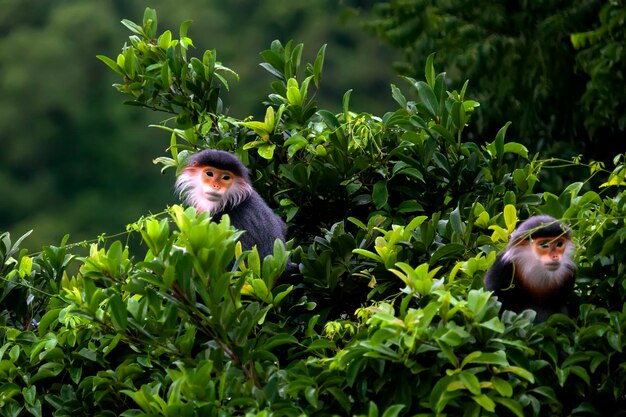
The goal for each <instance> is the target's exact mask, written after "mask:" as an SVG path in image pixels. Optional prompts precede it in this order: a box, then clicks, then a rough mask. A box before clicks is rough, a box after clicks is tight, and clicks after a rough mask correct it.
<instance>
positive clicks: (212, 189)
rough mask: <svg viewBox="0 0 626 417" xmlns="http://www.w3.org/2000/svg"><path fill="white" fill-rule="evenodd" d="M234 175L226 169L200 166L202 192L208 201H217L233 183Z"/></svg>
mask: <svg viewBox="0 0 626 417" xmlns="http://www.w3.org/2000/svg"><path fill="white" fill-rule="evenodd" d="M234 178H235V175H234V174H233V173H232V172H230V171H226V170H222V169H218V168H213V167H210V166H206V167H202V183H203V185H204V192H205V194H206V197H207V199H208V200H209V201H218V200H220V199H221V198H222V196H223V195H224V193H226V191H228V189H229V188H230V186H231V185H232V184H233V181H234Z"/></svg>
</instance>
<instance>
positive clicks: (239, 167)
mask: <svg viewBox="0 0 626 417" xmlns="http://www.w3.org/2000/svg"><path fill="white" fill-rule="evenodd" d="M189 166H212V167H214V168H219V169H223V170H227V171H230V172H232V173H233V174H235V175H237V176H239V177H242V178H243V179H245V180H246V181H247V182H248V183H249V182H250V178H249V176H248V168H246V167H245V166H244V165H243V164H242V163H241V161H240V160H239V158H237V157H236V156H235V155H233V154H232V153H230V152H226V151H218V150H215V149H205V150H204V151H201V152H198V153H197V154H195V155H193V156H191V157H190V158H189Z"/></svg>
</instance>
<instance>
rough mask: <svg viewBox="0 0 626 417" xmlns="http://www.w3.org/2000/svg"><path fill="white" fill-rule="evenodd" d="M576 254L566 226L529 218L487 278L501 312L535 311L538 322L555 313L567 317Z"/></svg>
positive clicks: (543, 218) (570, 233)
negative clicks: (498, 302) (574, 255)
mask: <svg viewBox="0 0 626 417" xmlns="http://www.w3.org/2000/svg"><path fill="white" fill-rule="evenodd" d="M575 250H576V248H575V245H574V243H573V242H572V232H571V230H570V229H569V228H568V227H567V226H566V225H565V224H563V223H562V222H560V221H558V220H557V219H555V218H553V217H551V216H547V215H540V216H533V217H530V218H529V219H528V220H526V221H524V222H523V223H522V224H521V225H520V226H519V227H518V228H517V229H516V230H515V231H514V232H513V233H512V234H511V239H510V240H509V244H508V245H507V247H506V249H505V250H504V252H502V253H500V254H499V255H498V256H497V257H496V260H495V261H494V263H493V265H492V266H491V268H490V269H489V270H488V271H487V273H486V274H485V288H486V289H487V290H489V291H493V292H494V294H495V295H496V296H497V297H498V300H499V301H500V302H501V303H502V311H503V310H511V311H514V312H517V313H519V312H521V311H523V310H526V309H531V310H535V311H536V313H537V314H536V316H535V322H543V321H546V320H547V319H548V317H549V316H551V315H552V314H555V313H563V314H566V315H568V314H569V311H568V302H569V301H570V297H571V295H572V292H573V288H574V280H575V274H576V265H575V263H574V261H573V260H572V255H573V254H574V251H575Z"/></svg>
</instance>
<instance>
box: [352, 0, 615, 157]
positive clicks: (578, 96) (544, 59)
mask: <svg viewBox="0 0 626 417" xmlns="http://www.w3.org/2000/svg"><path fill="white" fill-rule="evenodd" d="M605 3H606V4H605ZM363 11H364V13H365V14H366V16H367V17H368V22H367V26H368V27H369V28H371V29H372V30H373V31H375V33H376V34H377V36H378V37H380V38H381V39H383V40H384V41H385V42H387V43H389V44H390V45H393V46H394V47H396V48H398V49H400V50H401V51H402V53H403V54H404V59H403V60H402V61H401V62H399V63H397V65H396V68H397V70H398V71H399V72H400V73H402V74H406V75H411V76H414V75H415V74H416V73H419V71H420V69H421V68H422V67H423V65H424V62H425V59H426V57H427V56H428V55H429V54H430V53H431V52H437V60H438V61H439V62H442V63H443V65H444V67H445V68H447V70H448V74H449V76H450V78H451V79H452V80H454V81H457V82H458V81H460V80H461V79H462V78H463V77H468V78H470V79H471V81H472V83H473V87H474V89H475V91H476V92H477V94H478V99H479V101H480V103H481V111H480V112H478V117H477V120H476V123H475V124H474V127H473V132H474V135H475V136H476V137H477V138H478V139H479V140H482V139H485V138H489V137H491V136H492V135H493V133H494V132H495V131H497V129H498V128H499V125H500V123H501V121H502V120H510V121H512V122H513V124H512V125H511V129H510V134H511V135H512V136H513V137H515V138H516V139H517V140H519V141H520V142H522V143H524V144H526V145H528V146H529V148H530V149H531V150H533V151H542V152H548V153H550V154H552V155H560V156H565V155H573V154H576V153H582V154H584V155H585V156H587V157H590V158H596V159H599V160H602V161H605V162H608V161H610V160H611V159H612V157H613V155H614V154H615V153H616V152H621V151H623V150H624V144H623V141H622V140H621V139H620V138H622V137H623V136H624V133H625V126H624V119H623V114H624V111H623V110H624V99H623V97H624V94H623V87H622V86H623V69H624V61H625V58H624V56H625V55H624V52H623V48H622V45H623V38H624V30H625V29H624V28H625V27H626V23H624V18H623V16H624V4H623V2H622V1H617V2H604V1H600V0H591V1H589V0H576V1H568V2H564V1H560V0H550V1H541V2H537V1H478V2H472V3H468V2H465V1H457V0H451V1H444V2H442V1H435V0H409V1H395V0H394V1H385V2H377V3H375V4H373V5H371V6H370V7H369V8H364V9H363ZM599 13H600V14H599ZM598 16H599V17H598ZM579 32H582V34H580V35H577V36H575V37H574V41H575V45H573V44H572V42H571V40H570V35H572V34H574V33H579ZM620 42H621V43H620ZM574 46H577V47H579V48H582V47H584V49H581V50H580V52H579V51H577V50H576V49H575V48H574ZM590 78H591V79H590Z"/></svg>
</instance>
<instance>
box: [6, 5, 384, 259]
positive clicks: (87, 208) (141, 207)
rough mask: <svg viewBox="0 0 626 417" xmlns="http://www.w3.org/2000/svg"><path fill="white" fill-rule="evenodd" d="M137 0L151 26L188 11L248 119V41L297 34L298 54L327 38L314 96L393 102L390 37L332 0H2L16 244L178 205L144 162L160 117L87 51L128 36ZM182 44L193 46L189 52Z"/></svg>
mask: <svg viewBox="0 0 626 417" xmlns="http://www.w3.org/2000/svg"><path fill="white" fill-rule="evenodd" d="M146 6H150V7H153V8H155V9H157V10H158V12H159V17H160V21H159V26H160V28H162V29H165V28H169V29H171V30H172V31H173V32H174V33H177V31H178V25H179V24H180V22H182V21H184V20H187V19H192V20H193V23H192V25H191V27H190V32H189V33H190V36H192V37H193V38H194V39H195V40H196V45H195V47H196V48H195V51H197V53H201V52H202V51H204V50H205V49H213V48H214V49H216V50H217V53H218V59H219V60H220V61H222V62H223V63H224V65H226V66H228V67H230V68H232V69H233V70H235V71H236V72H237V73H238V74H239V75H240V80H239V81H238V82H236V81H232V83H231V91H230V93H229V94H227V95H226V100H225V104H226V106H227V107H228V108H229V112H230V114H232V115H234V116H237V117H242V118H243V117H246V116H248V115H254V116H257V117H258V116H259V113H262V112H264V111H265V110H264V106H263V105H262V104H261V103H262V101H263V99H264V98H266V97H267V94H268V93H269V92H270V90H269V84H270V82H271V81H272V77H271V75H269V74H268V73H267V72H266V71H265V70H263V69H262V68H261V67H260V66H259V63H260V62H261V59H260V56H259V52H261V51H262V50H264V49H267V48H268V47H269V45H270V43H271V41H272V40H274V39H281V40H288V39H290V38H293V39H294V40H295V41H297V42H302V43H304V44H305V51H304V58H305V59H310V58H311V57H314V56H315V54H316V53H317V50H318V49H319V48H320V47H321V46H322V45H323V44H328V49H327V54H326V56H327V57H326V66H325V69H324V75H325V77H324V80H323V82H324V87H323V88H322V93H321V96H319V97H318V98H319V101H320V104H322V105H324V106H326V108H329V109H333V110H337V111H338V110H339V109H340V106H341V96H342V95H343V93H344V92H345V91H346V90H348V89H354V93H353V102H354V103H355V104H356V107H357V108H359V109H362V111H365V110H367V111H371V112H373V113H377V112H382V111H383V109H384V108H386V107H387V108H388V107H389V104H390V103H392V99H391V95H390V93H389V83H390V82H391V80H393V78H394V74H393V70H392V68H391V65H390V62H391V56H392V53H391V48H389V47H387V48H384V47H383V46H382V45H381V42H380V41H378V40H376V39H375V38H374V37H372V36H370V35H368V34H367V33H366V32H365V31H363V30H361V29H359V28H358V27H357V24H358V22H357V20H356V19H348V20H346V18H345V15H346V9H344V8H343V7H342V6H341V5H340V4H339V3H338V2H337V1H335V0H321V1H313V2H309V1H275V0H269V1H256V0H248V1H245V0H240V1H229V2H222V1H209V0H188V1H184V2H174V1H165V0H158V1H149V2H146V1H140V0H0V74H1V75H0V108H1V109H2V112H1V113H0V149H1V151H0V195H1V196H2V197H1V198H0V230H2V231H6V230H8V231H10V232H11V233H12V234H14V235H15V236H18V235H21V234H22V233H24V232H26V231H28V230H30V229H34V232H33V234H32V235H31V237H30V238H29V239H28V240H27V241H26V245H27V246H29V247H30V248H31V249H33V248H38V247H40V246H41V245H43V244H58V243H59V242H60V240H61V238H62V237H63V235H64V234H66V233H70V235H71V238H70V241H73V242H76V241H80V240H83V239H93V238H95V237H97V236H98V235H99V234H101V233H103V232H106V233H107V234H115V233H119V232H123V231H124V230H125V226H126V224H128V223H131V222H133V221H135V220H137V219H138V218H139V217H140V216H141V215H144V214H148V213H149V212H160V211H161V210H163V208H164V207H165V205H166V204H170V203H173V202H176V201H177V200H176V198H175V196H174V195H173V182H174V178H173V171H168V172H166V173H165V174H164V175H161V173H160V172H159V169H160V168H159V167H158V166H156V165H153V164H152V163H151V161H152V159H154V158H156V157H158V156H161V155H162V154H163V153H164V151H165V148H166V147H167V146H168V144H169V134H168V133H166V132H163V131H161V130H158V129H153V128H148V127H147V126H148V125H149V124H150V123H155V122H157V121H159V120H161V119H162V118H163V115H159V114H152V115H151V114H149V112H146V111H144V110H142V109H138V108H133V107H129V106H125V105H123V104H122V101H123V100H122V98H121V97H120V95H119V94H118V93H117V92H116V90H115V89H114V88H112V87H111V85H112V84H113V83H114V82H118V81H119V80H118V79H116V77H115V75H114V74H112V73H111V71H110V70H109V69H108V68H107V67H106V66H105V65H103V64H102V62H100V61H99V60H98V59H96V55H97V54H105V55H109V56H115V55H117V53H118V52H119V50H120V40H123V39H127V36H128V32H127V29H126V28H125V27H124V26H123V25H122V24H121V23H120V21H121V20H122V19H124V18H128V19H140V18H141V16H142V15H143V10H144V8H145V7H146ZM192 53H193V52H192Z"/></svg>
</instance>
